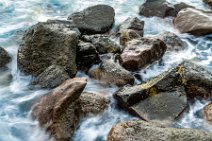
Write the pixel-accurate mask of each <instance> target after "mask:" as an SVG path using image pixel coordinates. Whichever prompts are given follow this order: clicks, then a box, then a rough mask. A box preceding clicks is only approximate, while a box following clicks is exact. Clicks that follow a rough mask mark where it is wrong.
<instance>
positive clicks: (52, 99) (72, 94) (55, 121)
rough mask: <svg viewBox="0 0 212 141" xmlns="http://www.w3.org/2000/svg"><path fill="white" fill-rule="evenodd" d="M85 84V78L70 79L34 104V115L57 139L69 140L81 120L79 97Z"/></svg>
mask: <svg viewBox="0 0 212 141" xmlns="http://www.w3.org/2000/svg"><path fill="white" fill-rule="evenodd" d="M85 85H86V79H84V78H74V79H69V80H67V81H65V82H64V83H63V84H61V85H60V86H59V87H57V88H55V89H54V90H53V91H52V92H50V93H49V94H47V95H44V96H42V97H41V98H40V99H39V100H38V101H37V102H36V103H35V104H34V106H33V110H32V116H33V117H34V118H36V119H37V120H38V121H39V124H40V126H41V127H45V128H46V130H47V131H48V132H49V133H50V134H51V135H52V136H53V137H54V138H55V139H56V140H57V141H69V140H70V139H71V136H72V135H73V134H74V131H75V129H76V127H77V126H78V123H79V120H80V119H79V118H80V109H81V107H80V100H79V97H80V95H81V93H82V91H83V89H84V87H85Z"/></svg>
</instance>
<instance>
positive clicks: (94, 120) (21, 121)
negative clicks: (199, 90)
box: [0, 0, 212, 141]
mask: <svg viewBox="0 0 212 141" xmlns="http://www.w3.org/2000/svg"><path fill="white" fill-rule="evenodd" d="M168 1H169V2H172V3H178V2H182V1H183V2H186V3H188V4H190V5H193V6H195V7H197V8H200V9H205V10H207V9H208V8H207V7H206V6H205V5H204V4H203V3H202V2H201V0H168ZM97 3H104V4H109V5H111V6H113V7H114V8H115V10H116V25H118V24H119V23H120V22H122V21H123V20H125V19H126V18H127V17H132V16H137V17H139V18H141V19H143V20H145V36H147V35H148V36H151V35H155V34H158V33H161V32H163V31H172V32H174V33H176V34H179V33H178V32H177V31H176V30H175V29H174V28H173V25H172V19H171V18H165V19H161V18H157V17H153V18H145V17H141V16H139V15H137V12H138V6H139V5H140V4H142V0H131V1H130V0H83V1H81V0H0V19H1V21H0V46H2V47H4V48H5V49H6V50H7V51H8V52H9V54H10V55H11V56H12V61H11V63H10V64H8V69H7V70H2V71H1V72H0V109H1V110H0V141H51V140H52V139H50V138H49V136H48V135H47V134H46V133H45V132H44V131H43V130H42V129H40V128H39V127H38V123H37V121H33V120H32V119H31V117H30V110H31V106H32V103H33V102H34V101H35V99H36V98H37V97H39V96H41V95H43V94H45V93H46V92H47V90H31V89H30V87H29V82H30V79H31V78H30V76H24V75H23V74H21V73H20V72H19V71H18V69H17V65H16V55H17V50H18V43H19V42H20V39H21V36H22V34H23V31H24V30H25V29H27V28H28V27H29V26H31V25H33V24H35V23H37V22H38V21H46V20H47V19H66V18H67V16H68V15H69V14H70V13H71V12H73V11H79V10H82V9H84V8H86V7H88V6H91V5H94V4H97ZM179 36H180V37H181V38H182V39H183V41H185V43H186V49H185V50H183V51H180V52H170V53H167V54H166V55H165V56H164V57H163V63H162V65H161V64H159V63H157V62H156V63H154V64H153V65H151V66H148V67H147V68H146V69H144V70H141V71H138V72H135V75H136V76H140V77H141V78H142V80H147V79H149V78H151V77H154V76H156V75H158V74H160V73H162V72H164V71H166V70H167V69H169V68H170V67H172V66H174V65H176V64H178V63H179V62H181V61H182V60H184V59H195V60H196V61H197V62H199V63H200V64H202V65H205V66H206V67H208V68H212V35H209V36H204V37H198V38H196V37H194V36H190V35H186V34H183V35H179ZM77 76H78V77H81V76H86V75H85V74H83V73H82V72H79V73H78V75H77ZM88 80H89V81H88V85H87V86H86V91H88V92H94V93H98V94H103V95H106V96H108V97H109V98H110V99H111V104H110V106H109V108H108V109H107V110H106V111H105V112H104V113H103V114H102V115H98V116H96V117H89V118H86V119H84V120H83V121H82V122H81V124H80V126H79V129H78V130H77V131H76V134H75V135H74V140H75V141H103V140H105V139H106V136H107V134H108V132H109V130H110V128H111V127H112V125H114V124H115V123H117V122H119V121H123V120H129V119H133V118H134V117H131V116H130V115H128V114H127V113H125V112H124V111H121V110H119V109H118V108H117V107H116V103H115V100H114V99H113V98H112V93H113V92H114V91H116V90H117V87H115V86H114V87H112V86H111V87H109V86H102V85H101V84H99V83H98V81H95V80H92V79H89V78H88ZM139 82H140V80H139V79H138V81H137V83H139ZM208 102H209V101H196V102H195V103H193V104H190V106H189V107H190V109H189V111H188V112H187V113H185V114H184V116H183V118H182V119H180V120H179V122H177V123H176V125H177V126H179V127H186V128H200V129H204V130H209V131H212V126H211V125H210V124H209V123H207V122H205V121H204V119H203V118H202V116H201V114H199V113H200V112H201V110H202V108H203V107H204V106H205V105H206V104H207V103H208Z"/></svg>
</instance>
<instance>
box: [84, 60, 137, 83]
mask: <svg viewBox="0 0 212 141" xmlns="http://www.w3.org/2000/svg"><path fill="white" fill-rule="evenodd" d="M88 74H89V76H90V77H91V78H94V79H97V80H100V81H101V82H103V83H106V84H114V85H118V86H124V85H126V84H133V83H134V77H133V75H132V74H131V72H129V71H127V70H125V69H124V68H123V67H121V66H120V65H119V64H118V63H115V62H113V61H112V60H103V61H102V63H101V64H99V65H98V66H97V65H96V66H93V67H92V68H91V69H90V70H89V72H88Z"/></svg>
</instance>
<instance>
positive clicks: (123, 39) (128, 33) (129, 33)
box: [119, 29, 141, 47]
mask: <svg viewBox="0 0 212 141" xmlns="http://www.w3.org/2000/svg"><path fill="white" fill-rule="evenodd" d="M120 34H121V35H120V40H119V43H120V45H122V46H124V47H125V46H126V44H127V42H129V41H131V40H133V39H138V38H141V36H140V35H139V34H138V33H137V32H136V31H135V30H132V29H126V30H124V31H122V32H121V33H120Z"/></svg>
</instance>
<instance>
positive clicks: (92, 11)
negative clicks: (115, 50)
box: [68, 5, 115, 34]
mask: <svg viewBox="0 0 212 141" xmlns="http://www.w3.org/2000/svg"><path fill="white" fill-rule="evenodd" d="M114 16H115V11H114V9H113V8H112V7H110V6H108V5H95V6H91V7H88V8H86V9H85V10H83V11H81V12H76V13H73V14H71V15H70V16H69V17H68V20H70V19H71V20H73V22H74V23H75V24H76V25H77V27H78V28H79V30H80V31H81V32H82V33H83V34H97V33H105V32H107V31H109V30H110V29H111V27H112V25H113V23H114Z"/></svg>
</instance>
